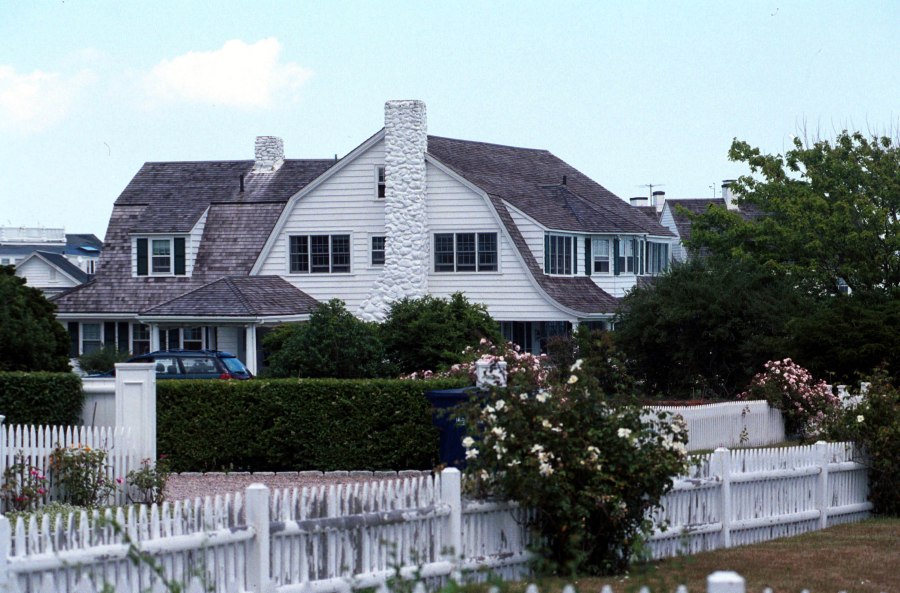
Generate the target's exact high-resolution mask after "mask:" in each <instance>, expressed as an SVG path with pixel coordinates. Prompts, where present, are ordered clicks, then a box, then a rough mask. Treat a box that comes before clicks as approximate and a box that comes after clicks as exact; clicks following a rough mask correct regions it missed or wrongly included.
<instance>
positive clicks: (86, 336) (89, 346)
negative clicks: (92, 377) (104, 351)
mask: <svg viewBox="0 0 900 593" xmlns="http://www.w3.org/2000/svg"><path fill="white" fill-rule="evenodd" d="M102 347H103V334H102V326H101V325H100V324H99V323H82V324H81V353H82V354H87V353H89V352H96V351H98V350H100V349H101V348H102Z"/></svg>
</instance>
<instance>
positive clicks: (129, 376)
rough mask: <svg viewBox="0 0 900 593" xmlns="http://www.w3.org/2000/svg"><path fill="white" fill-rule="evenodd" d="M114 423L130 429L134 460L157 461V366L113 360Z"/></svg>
mask: <svg viewBox="0 0 900 593" xmlns="http://www.w3.org/2000/svg"><path fill="white" fill-rule="evenodd" d="M116 426H119V427H123V428H125V429H126V431H129V430H130V432H131V437H130V441H131V443H132V447H133V452H134V456H135V461H136V462H138V463H140V461H141V460H143V459H149V460H150V462H151V463H156V366H155V365H154V364H153V363H152V362H117V363H116Z"/></svg>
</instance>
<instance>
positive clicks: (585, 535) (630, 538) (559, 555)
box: [463, 360, 687, 575]
mask: <svg viewBox="0 0 900 593" xmlns="http://www.w3.org/2000/svg"><path fill="white" fill-rule="evenodd" d="M582 364H583V363H582V361H580V360H579V361H576V362H575V364H574V365H573V366H572V367H571V369H570V372H571V374H570V375H569V377H568V378H567V379H566V381H565V382H563V383H561V384H555V385H553V386H551V387H550V388H548V389H537V390H535V389H533V388H532V389H529V388H527V387H525V384H524V383H523V384H522V385H520V386H515V385H513V386H512V387H510V388H509V389H495V390H492V392H491V393H490V395H489V396H488V397H487V398H486V400H484V401H479V402H473V403H471V404H470V405H468V406H467V408H466V414H467V421H466V426H467V427H468V430H469V431H470V433H469V436H467V437H466V438H465V439H464V441H463V445H464V447H465V448H466V458H467V460H468V464H467V467H466V474H467V476H468V477H469V478H470V480H469V482H470V484H471V487H472V489H473V490H474V491H475V492H476V493H479V494H482V495H492V496H500V497H504V498H510V499H513V500H516V501H518V502H520V503H521V504H522V505H524V506H525V507H527V508H531V509H534V510H535V511H536V515H535V518H534V520H533V524H532V527H534V528H535V529H536V530H537V532H538V534H539V536H540V538H539V541H540V550H539V552H540V555H541V557H542V559H543V561H544V562H546V564H545V565H544V566H542V567H540V568H542V569H543V570H544V571H547V572H553V573H557V574H564V575H572V574H576V573H579V574H600V573H611V572H616V571H619V570H622V569H624V568H625V567H627V565H628V563H629V561H630V558H631V554H632V551H634V550H635V549H636V548H639V546H640V541H641V536H642V534H645V533H647V531H648V530H649V529H650V523H649V521H648V520H647V519H646V516H647V512H648V511H649V510H650V509H652V508H653V507H655V506H657V505H658V504H659V500H660V498H661V496H662V495H663V494H664V493H665V492H667V491H668V490H669V489H670V488H671V478H672V477H673V476H674V475H676V474H678V473H680V472H681V471H683V469H684V467H685V459H686V455H687V453H686V448H685V443H686V441H687V434H686V430H685V429H684V426H683V424H682V423H681V422H677V421H676V422H673V423H671V424H670V423H668V422H666V414H660V415H659V417H656V418H652V419H643V418H642V415H641V409H640V408H639V407H637V406H617V405H611V404H610V403H609V402H608V401H606V400H605V398H604V396H603V394H602V392H600V390H599V389H598V388H597V387H596V384H594V383H593V381H592V379H591V377H590V375H587V374H585V373H584V372H583V368H581V366H582Z"/></svg>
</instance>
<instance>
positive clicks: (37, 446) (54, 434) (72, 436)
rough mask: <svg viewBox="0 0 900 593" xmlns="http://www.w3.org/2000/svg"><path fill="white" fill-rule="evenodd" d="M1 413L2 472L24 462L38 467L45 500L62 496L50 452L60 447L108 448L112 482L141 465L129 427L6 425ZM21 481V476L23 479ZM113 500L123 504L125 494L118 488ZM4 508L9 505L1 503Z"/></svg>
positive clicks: (5, 509)
mask: <svg viewBox="0 0 900 593" xmlns="http://www.w3.org/2000/svg"><path fill="white" fill-rule="evenodd" d="M2 422H3V416H0V476H3V475H5V474H6V470H7V469H8V468H11V467H13V466H14V465H15V464H17V463H23V464H25V466H26V467H27V468H28V469H31V468H33V469H35V470H36V471H37V472H39V473H40V474H41V475H43V476H45V477H46V478H47V479H46V480H45V482H44V484H45V486H46V488H47V494H46V498H45V499H44V500H45V501H46V502H52V501H54V500H59V499H60V494H61V492H60V488H59V483H58V482H57V481H56V480H55V479H54V478H55V474H54V472H53V471H52V469H51V467H50V456H51V454H52V453H53V451H54V450H55V449H56V448H57V447H62V448H68V447H76V446H79V447H90V448H91V449H99V450H103V451H105V452H106V462H105V463H106V469H105V476H106V479H107V480H108V481H109V483H110V484H116V479H117V478H119V479H121V480H124V478H125V476H127V475H128V472H129V471H131V470H133V469H136V468H139V467H140V462H141V460H140V459H138V458H137V455H136V451H135V449H134V447H133V446H132V443H131V431H130V430H129V429H127V428H123V427H118V428H107V427H89V426H7V425H5V424H2ZM20 481H21V479H20ZM109 503H110V504H124V503H125V494H124V491H123V490H122V488H117V489H116V492H115V495H114V498H113V499H112V500H110V501H109ZM2 508H3V510H4V511H7V512H8V511H9V510H10V509H9V508H8V507H7V506H5V503H4V506H3V507H2Z"/></svg>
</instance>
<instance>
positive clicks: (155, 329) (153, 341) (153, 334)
mask: <svg viewBox="0 0 900 593" xmlns="http://www.w3.org/2000/svg"><path fill="white" fill-rule="evenodd" d="M157 350H159V326H158V325H156V324H155V323H151V324H150V352H156V351H157Z"/></svg>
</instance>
